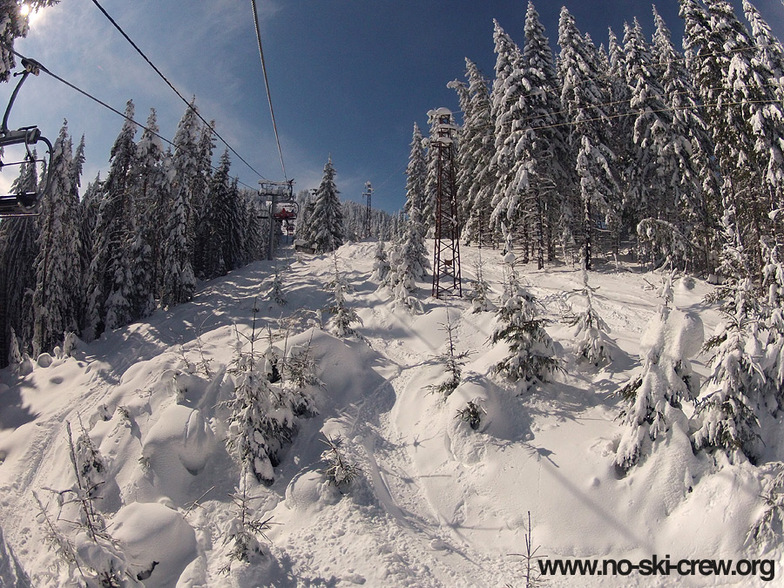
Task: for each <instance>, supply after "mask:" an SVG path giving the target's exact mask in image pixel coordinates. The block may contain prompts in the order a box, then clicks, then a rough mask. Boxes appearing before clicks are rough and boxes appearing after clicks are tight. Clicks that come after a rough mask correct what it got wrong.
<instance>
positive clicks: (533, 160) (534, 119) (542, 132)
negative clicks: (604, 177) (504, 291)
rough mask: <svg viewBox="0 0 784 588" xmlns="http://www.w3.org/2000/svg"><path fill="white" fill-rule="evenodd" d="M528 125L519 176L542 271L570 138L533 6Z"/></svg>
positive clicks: (527, 56)
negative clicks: (567, 138) (567, 143)
mask: <svg viewBox="0 0 784 588" xmlns="http://www.w3.org/2000/svg"><path fill="white" fill-rule="evenodd" d="M521 65H522V67H523V77H524V80H525V82H524V83H525V87H526V96H525V100H526V102H527V107H526V111H527V113H526V116H527V124H526V125H525V126H526V129H525V132H524V133H523V134H522V136H521V137H520V139H519V141H518V143H517V146H516V149H515V150H516V153H517V156H518V158H519V159H520V161H521V164H520V165H519V167H518V169H517V173H516V176H515V182H516V183H517V185H518V190H520V192H521V193H522V195H523V200H522V205H523V207H524V209H525V223H526V224H527V225H528V227H529V228H528V229H527V230H526V233H527V234H529V235H530V240H531V245H532V250H533V253H534V256H535V258H536V263H537V267H538V268H539V269H542V268H543V267H544V262H545V258H546V257H547V258H548V259H550V260H552V259H553V257H554V255H555V254H554V243H553V233H554V228H555V225H556V223H557V222H558V212H557V211H558V209H559V208H560V206H559V205H560V202H559V201H558V194H559V193H560V192H561V189H562V188H565V187H566V186H567V185H568V181H569V174H568V173H567V170H566V169H565V168H564V166H563V164H562V162H564V161H566V160H567V149H566V136H565V134H564V131H563V128H564V127H563V126H562V125H561V123H562V122H563V121H562V117H561V116H560V114H559V113H560V110H561V106H560V101H559V99H558V92H559V89H560V88H559V84H558V79H557V75H556V72H555V62H554V60H553V53H552V50H551V49H550V43H549V41H548V39H547V36H546V35H545V30H544V27H543V26H542V23H541V22H540V20H539V13H538V12H537V11H536V8H534V5H533V3H532V2H530V1H529V2H528V10H527V12H526V18H525V44H524V45H523V54H522V62H521Z"/></svg>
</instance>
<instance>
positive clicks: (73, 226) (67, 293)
mask: <svg viewBox="0 0 784 588" xmlns="http://www.w3.org/2000/svg"><path fill="white" fill-rule="evenodd" d="M72 158H73V152H72V145H71V139H70V136H69V135H68V125H67V123H64V124H63V127H62V128H61V130H60V135H59V136H58V137H57V140H56V141H55V145H54V148H53V153H52V165H51V167H50V169H49V170H48V171H49V174H50V179H51V184H50V190H49V194H48V198H46V199H44V202H43V203H42V204H41V207H42V210H41V218H40V219H39V227H40V233H39V236H38V256H37V257H36V260H35V268H36V285H35V292H34V293H33V317H34V324H33V355H34V356H35V355H38V354H39V353H41V352H42V351H51V350H52V349H53V348H54V346H55V345H57V344H58V343H60V342H61V341H62V337H63V333H65V332H66V331H77V320H78V312H79V311H78V308H79V303H80V300H81V291H80V284H81V265H80V234H79V220H78V216H77V215H78V204H79V202H78V197H77V195H76V193H75V192H74V190H72V187H71V181H72V179H73V177H74V176H73V169H72V165H73V159H72Z"/></svg>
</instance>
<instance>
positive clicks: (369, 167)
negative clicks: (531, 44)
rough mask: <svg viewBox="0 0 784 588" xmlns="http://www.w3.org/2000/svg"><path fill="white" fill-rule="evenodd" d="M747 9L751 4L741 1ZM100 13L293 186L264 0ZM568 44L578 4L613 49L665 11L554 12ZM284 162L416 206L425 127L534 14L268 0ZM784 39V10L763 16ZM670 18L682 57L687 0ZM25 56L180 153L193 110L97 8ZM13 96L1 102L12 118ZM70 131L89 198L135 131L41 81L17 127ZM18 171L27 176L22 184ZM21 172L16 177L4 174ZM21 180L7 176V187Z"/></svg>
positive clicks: (774, 6) (67, 0)
mask: <svg viewBox="0 0 784 588" xmlns="http://www.w3.org/2000/svg"><path fill="white" fill-rule="evenodd" d="M733 3H734V4H736V6H737V7H738V8H739V7H740V0H737V1H735V2H733ZM101 4H102V5H103V7H104V8H105V9H106V10H107V12H109V14H111V15H112V16H113V17H114V18H115V20H117V22H118V23H119V24H120V25H121V26H122V27H123V28H124V29H125V31H126V32H127V33H128V34H129V35H130V36H131V38H133V39H134V41H135V42H136V43H137V44H138V45H139V46H140V47H141V49H142V50H143V51H144V52H145V53H146V54H147V56H148V57H149V58H150V59H151V60H152V61H153V62H154V63H155V64H156V65H157V66H158V68H159V69H160V70H161V71H162V72H163V73H164V74H165V75H166V76H167V77H168V78H169V79H170V80H171V81H172V83H173V84H174V85H175V86H176V87H177V88H178V89H179V90H180V92H181V93H182V94H183V95H184V96H186V97H188V98H190V97H191V96H193V95H195V96H196V102H197V105H198V106H199V109H200V112H201V113H202V115H203V116H204V117H205V118H206V119H208V120H211V119H214V120H216V122H217V129H218V132H219V133H220V134H221V135H222V136H223V137H224V138H225V139H226V140H227V141H228V142H229V143H230V144H231V145H232V147H234V149H236V150H237V151H238V152H239V153H240V154H241V155H242V156H243V157H244V158H245V159H246V160H247V161H248V162H249V163H250V164H251V165H252V166H253V167H254V168H255V169H256V170H257V171H259V172H260V173H261V174H263V175H264V176H265V177H267V178H269V179H273V180H274V179H282V171H281V168H280V163H279V160H278V155H277V151H276V147H275V140H274V136H273V134H272V125H271V123H270V116H269V110H268V106H267V102H266V95H265V93H264V84H263V79H262V74H261V67H260V63H259V56H258V52H257V46H256V40H255V33H254V28H253V21H252V17H251V7H250V1H247V2H246V1H240V0H179V1H175V0H133V2H128V1H127V0H102V1H101ZM535 4H536V8H537V10H538V11H539V13H540V15H541V19H542V22H543V24H544V26H545V27H546V29H547V33H548V36H549V37H550V39H551V41H552V42H554V41H555V39H556V38H557V31H558V29H557V27H558V13H559V12H560V7H561V6H562V5H566V6H567V7H568V8H569V10H570V11H571V12H572V13H573V14H574V15H575V17H576V19H577V24H578V27H579V28H580V30H581V31H583V32H587V33H590V34H591V36H592V38H593V39H594V41H595V42H596V43H597V44H598V43H606V40H607V28H608V27H609V26H611V27H612V28H613V29H614V30H615V32H616V34H618V35H619V36H622V32H623V23H624V21H630V20H631V19H632V18H633V17H635V16H637V17H638V19H639V20H640V22H641V24H642V26H643V28H644V30H645V32H646V34H647V35H648V36H649V37H650V35H651V34H652V33H653V24H652V21H653V19H652V16H651V3H650V2H645V1H639V0H604V1H602V0H593V1H591V2H587V1H585V0H579V1H577V0H569V1H566V2H562V1H557V2H556V1H549V0H539V2H536V3H535ZM257 5H258V7H259V12H260V22H261V30H262V40H263V43H264V52H265V58H266V60H267V66H268V73H269V79H270V84H271V90H272V99H273V104H274V107H275V111H276V117H277V122H278V128H279V131H280V135H281V142H282V147H283V156H284V161H285V164H286V171H287V175H288V177H289V178H294V180H295V190H301V189H308V188H313V187H316V186H317V185H318V182H319V180H320V178H321V173H322V169H323V166H324V163H325V162H326V161H327V158H328V157H330V156H331V157H332V161H333V163H334V165H335V168H336V170H337V178H336V179H337V184H338V189H339V190H340V191H341V194H342V197H343V198H345V199H350V200H357V201H359V200H361V194H362V191H363V189H364V184H365V182H366V181H368V180H369V181H370V182H372V184H373V186H374V188H375V190H376V191H375V194H374V206H378V207H380V208H384V209H385V210H388V211H396V210H398V209H399V208H401V207H402V204H403V200H404V186H405V175H404V172H405V166H406V163H407V159H408V151H409V143H410V140H411V132H412V127H413V123H414V122H415V121H416V122H418V123H419V125H420V127H422V128H423V129H426V128H427V124H426V123H427V115H426V113H427V111H428V110H430V109H431V108H436V107H440V106H446V107H447V108H450V109H452V110H457V97H456V95H455V93H454V91H452V90H449V89H448V88H446V84H447V83H448V82H449V81H450V80H453V79H463V75H464V71H465V62H464V58H465V57H469V58H471V59H472V60H474V61H475V62H477V63H478V64H479V66H480V67H481V68H482V70H483V71H484V72H485V73H486V74H487V75H488V76H490V75H491V74H492V72H493V66H494V64H495V55H494V53H493V39H492V34H493V24H492V19H493V18H497V19H498V20H499V22H500V23H501V25H502V26H503V27H504V29H505V30H506V31H507V32H508V33H509V34H510V35H512V37H513V38H514V39H515V40H516V41H517V42H518V43H520V44H522V42H523V24H524V19H525V10H526V5H527V2H525V1H524V0H489V1H479V0H473V1H470V0H288V1H284V0H257ZM755 5H756V6H757V7H758V8H759V10H760V11H761V12H762V14H763V16H764V17H765V18H766V19H767V20H768V22H769V23H770V24H771V26H772V27H773V28H774V30H775V31H776V32H777V34H779V36H780V37H784V6H782V3H781V1H780V0H757V2H756V4H755ZM656 6H657V9H658V10H659V12H660V13H661V14H662V16H663V17H664V18H665V20H666V21H667V23H668V25H669V27H670V29H671V30H672V31H673V34H674V36H675V37H676V38H677V40H678V44H680V36H681V31H682V24H681V22H680V19H679V18H678V16H677V10H678V4H677V0H660V1H659V2H657V3H656ZM16 49H17V50H18V51H19V52H20V53H22V54H24V55H28V56H30V57H33V58H35V59H37V60H38V61H40V62H41V63H42V64H44V65H45V66H46V67H47V68H49V69H50V70H51V71H53V72H54V73H56V74H58V75H59V76H61V77H63V78H65V79H66V80H68V81H70V82H72V83H74V84H76V85H77V86H79V87H81V88H83V89H84V90H86V91H88V92H90V93H91V94H93V95H95V96H97V97H98V98H100V99H102V100H104V101H105V102H107V103H109V104H111V105H112V106H114V107H115V108H117V109H118V110H123V109H124V106H125V102H126V101H127V100H128V99H129V98H132V99H133V100H134V103H135V105H136V118H137V120H139V121H140V122H142V123H143V122H144V121H145V120H146V119H147V115H148V113H149V109H150V108H151V107H154V108H156V110H157V112H158V121H159V125H160V127H161V133H162V134H163V135H164V136H166V137H168V138H172V137H173V135H174V132H175V129H176V125H177V122H178V121H179V119H180V117H181V116H182V113H183V111H184V108H185V105H184V104H183V103H182V102H181V101H180V100H179V98H177V96H176V95H175V94H174V93H173V92H172V91H171V90H170V89H169V88H168V87H167V86H166V84H165V83H164V82H163V81H162V80H161V79H160V78H159V77H158V76H157V75H156V74H155V72H154V71H153V70H152V69H151V68H150V67H149V66H148V65H147V64H146V63H145V62H144V61H143V60H142V58H141V57H140V56H139V55H138V54H137V53H135V51H134V50H133V49H132V48H131V46H130V45H129V44H128V43H127V41H126V40H125V39H123V38H122V37H121V36H120V34H119V33H118V32H117V31H116V30H115V29H114V28H113V27H112V25H111V24H110V23H109V22H108V20H106V18H105V17H104V16H103V15H102V14H101V13H100V12H99V10H98V9H97V8H96V7H95V5H94V4H93V3H92V2H91V1H90V0H62V2H61V3H60V4H59V5H58V6H56V7H54V8H49V9H46V10H45V11H43V12H42V13H41V14H39V15H38V16H37V17H36V18H35V20H34V22H33V25H32V28H31V31H30V33H29V35H28V37H27V38H26V39H21V40H19V41H18V42H17V45H16ZM11 89H12V86H10V85H8V84H3V85H2V86H1V87H0V103H3V104H5V101H6V100H7V98H8V96H9V95H10V92H11ZM63 119H67V120H68V124H69V129H70V131H71V134H72V135H74V137H75V140H78V137H79V136H80V135H82V134H85V135H86V143H87V152H86V153H87V162H86V166H85V175H84V178H83V184H84V185H86V183H87V181H89V180H91V179H92V178H94V177H95V175H96V173H97V172H98V171H99V170H105V169H106V168H107V164H108V158H109V150H110V148H111V145H112V143H113V141H114V139H115V137H116V136H117V133H118V132H119V130H120V127H121V126H122V119H120V118H119V117H118V116H117V115H115V114H113V113H111V112H109V111H107V110H105V109H103V108H101V107H100V106H98V105H97V104H95V103H93V102H91V101H89V100H87V99H86V98H84V97H82V96H80V95H78V94H77V93H75V92H74V91H73V90H71V89H69V88H67V87H65V86H63V85H62V84H60V83H59V82H57V81H55V80H53V79H51V78H49V77H48V76H46V75H45V74H42V75H41V76H39V77H38V78H31V79H29V80H28V81H27V82H26V83H25V87H24V89H23V91H22V94H21V95H20V97H19V99H18V100H17V103H16V105H15V107H14V111H13V112H12V115H11V120H10V126H12V127H20V126H24V125H30V124H37V125H38V126H39V128H41V130H42V131H43V132H44V134H45V135H47V136H48V137H50V138H51V139H54V138H55V137H56V136H57V133H58V131H59V129H60V126H61V124H62V121H63ZM223 149H224V147H223V145H221V144H219V145H218V147H217V148H216V153H215V158H216V161H217V158H218V156H219V155H220V154H221V153H222V152H223ZM232 161H233V165H232V173H233V174H234V175H237V176H238V177H239V179H240V180H241V181H242V182H244V183H245V184H248V185H250V186H256V185H257V183H258V180H259V178H258V176H256V174H254V172H253V171H251V170H250V169H249V168H248V167H246V166H245V165H244V164H243V163H242V162H241V161H239V160H237V158H236V157H233V156H232ZM11 170H13V171H11ZM15 172H16V170H15V169H13V168H8V170H7V172H4V174H5V173H14V174H15ZM12 179H13V178H5V177H2V178H0V180H1V181H2V183H3V184H5V183H6V182H7V181H10V180H12Z"/></svg>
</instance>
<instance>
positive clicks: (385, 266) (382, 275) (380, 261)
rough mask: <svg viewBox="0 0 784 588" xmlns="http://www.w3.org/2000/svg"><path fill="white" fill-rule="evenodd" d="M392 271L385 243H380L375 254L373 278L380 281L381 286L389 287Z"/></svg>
mask: <svg viewBox="0 0 784 588" xmlns="http://www.w3.org/2000/svg"><path fill="white" fill-rule="evenodd" d="M390 270H391V268H390V265H389V258H388V257H387V251H386V248H385V247H384V242H383V241H379V242H378V243H377V244H376V251H375V253H374V254H373V278H374V279H376V280H378V281H379V283H380V285H381V286H387V285H388V284H389V272H390Z"/></svg>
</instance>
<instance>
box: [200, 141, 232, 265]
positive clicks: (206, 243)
mask: <svg viewBox="0 0 784 588" xmlns="http://www.w3.org/2000/svg"><path fill="white" fill-rule="evenodd" d="M230 167H231V161H230V159H229V152H228V150H226V151H225V152H224V153H223V155H222V156H221V160H220V164H219V165H218V169H217V170H216V171H215V173H214V175H213V176H212V179H211V181H210V187H209V191H208V193H207V198H206V200H205V202H204V209H203V210H202V213H201V215H200V216H199V221H198V225H197V228H196V239H195V245H194V270H195V271H196V275H197V276H199V277H200V278H202V279H207V280H209V279H212V278H215V277H217V276H224V275H226V273H228V271H229V270H231V269H234V263H235V262H236V260H235V259H233V257H235V256H236V253H235V252H234V251H232V249H233V247H232V245H233V243H232V241H233V239H232V236H233V235H234V234H235V233H236V230H237V227H235V226H234V222H235V221H236V218H237V214H236V211H235V210H234V208H235V206H236V202H233V201H232V198H231V196H232V194H231V181H230V178H229V169H230ZM235 239H236V238H235Z"/></svg>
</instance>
